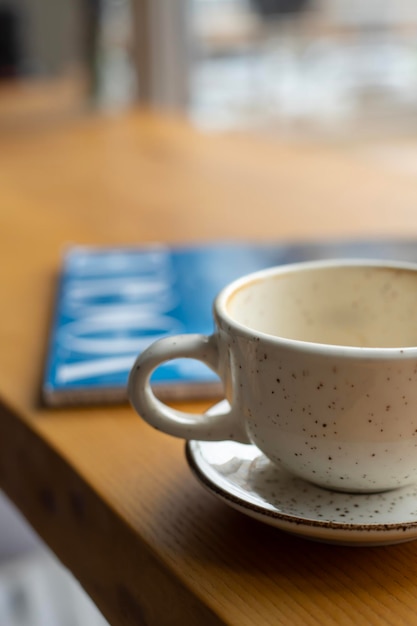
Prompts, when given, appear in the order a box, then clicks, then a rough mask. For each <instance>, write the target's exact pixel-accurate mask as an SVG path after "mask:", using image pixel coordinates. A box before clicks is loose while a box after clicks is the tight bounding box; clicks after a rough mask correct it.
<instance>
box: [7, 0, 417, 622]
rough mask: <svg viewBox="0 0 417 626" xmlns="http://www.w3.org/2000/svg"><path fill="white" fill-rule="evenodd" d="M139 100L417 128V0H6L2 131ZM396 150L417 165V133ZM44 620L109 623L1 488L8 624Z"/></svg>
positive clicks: (287, 118)
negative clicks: (405, 147) (404, 148)
mask: <svg viewBox="0 0 417 626" xmlns="http://www.w3.org/2000/svg"><path fill="white" fill-rule="evenodd" d="M26 95H27V96H30V97H26ZM138 103H139V104H145V105H147V106H148V105H150V106H154V107H158V108H162V109H166V110H172V111H179V112H180V113H181V114H182V115H185V116H186V117H188V118H189V119H190V121H191V122H192V123H193V124H195V125H196V126H198V127H199V128H201V129H203V130H204V131H206V132H224V131H226V132H242V131H244V132H251V133H259V134H265V135H266V136H267V137H268V140H274V138H276V139H277V140H282V139H283V138H284V139H285V140H290V141H292V140H294V141H298V140H301V141H306V140H308V141H316V142H317V141H331V142H333V143H336V144H339V145H341V146H342V147H343V146H345V145H346V144H349V143H350V144H351V143H355V144H357V143H358V142H359V143H360V142H369V141H381V140H382V141H391V140H394V141H397V140H398V139H400V140H403V139H404V138H406V139H407V140H410V138H411V140H413V138H414V136H415V132H416V130H417V2H415V0H397V1H396V2H393V1H392V0H391V1H390V0H367V1H366V2H363V1H362V0H72V1H71V2H68V1H67V0H53V1H52V0H36V1H35V2H34V1H33V0H0V130H1V131H2V132H3V133H9V132H20V131H21V130H22V129H23V130H24V129H25V128H27V126H28V125H30V126H32V125H34V124H35V125H39V124H40V125H47V124H57V123H62V121H63V120H67V119H68V118H71V117H72V116H80V115H91V114H94V113H95V112H99V113H100V114H110V115H111V114H114V113H118V112H120V111H121V110H123V109H126V108H129V107H132V106H135V105H137V104H138ZM0 149H1V134H0ZM393 154H394V158H395V160H396V161H398V160H400V161H401V159H402V161H401V163H402V164H405V165H406V167H408V168H410V167H411V168H414V171H416V169H417V158H416V150H415V144H414V143H413V141H412V143H411V149H409V151H408V152H404V151H402V152H401V153H399V152H394V153H393ZM0 496H1V494H0ZM38 624H39V625H42V626H49V625H51V626H84V625H85V626H96V625H97V626H102V625H103V624H105V622H104V619H103V618H102V617H101V616H100V615H99V614H98V612H97V610H96V609H95V607H94V606H93V605H92V603H91V602H90V601H89V600H88V598H87V597H86V596H85V594H84V593H83V591H82V590H81V588H80V587H79V586H78V584H77V583H76V582H75V581H74V579H73V578H72V577H71V575H70V574H69V573H68V572H67V571H66V570H65V569H64V568H62V566H61V565H60V564H59V563H58V562H57V561H56V560H55V559H54V557H53V556H52V555H51V554H50V553H49V552H48V550H47V549H46V548H45V547H44V546H43V544H42V543H41V542H40V540H39V539H38V538H37V537H36V536H35V534H34V533H33V532H32V531H31V530H30V528H29V527H28V526H27V525H26V524H25V522H24V521H23V520H22V518H21V517H20V516H19V514H18V513H17V512H16V511H15V510H14V508H13V507H12V506H11V505H10V503H9V502H8V501H7V499H6V498H5V497H0V626H37V625H38Z"/></svg>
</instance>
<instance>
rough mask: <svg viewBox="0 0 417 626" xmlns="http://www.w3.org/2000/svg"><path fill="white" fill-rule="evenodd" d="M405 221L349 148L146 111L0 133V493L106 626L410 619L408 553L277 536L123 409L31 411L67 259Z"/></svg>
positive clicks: (414, 594)
mask: <svg viewBox="0 0 417 626" xmlns="http://www.w3.org/2000/svg"><path fill="white" fill-rule="evenodd" d="M0 115H1V108H0ZM416 207H417V183H416V181H415V179H414V178H413V176H412V175H410V174H407V173H404V172H401V171H396V170H395V168H390V167H385V166H384V165H382V164H380V163H378V162H377V161H375V160H372V159H369V158H365V157H363V156H362V153H361V152H360V151H356V150H352V149H349V150H347V149H345V150H342V149H340V148H336V147H334V148H329V147H325V146H322V147H317V146H316V147H314V146H309V145H291V144H287V145H286V144H283V143H278V142H277V141H272V140H268V139H262V140H261V139H258V138H253V137H245V136H214V135H205V134H203V133H200V132H197V131H196V130H193V129H192V128H191V127H190V126H189V125H188V124H187V122H186V121H184V120H181V119H175V118H170V117H162V116H160V115H158V114H157V113H151V112H149V111H131V112H129V113H125V114H120V115H112V116H84V117H80V118H79V119H75V118H71V119H65V120H62V121H61V122H60V123H57V122H56V121H55V122H54V123H53V124H51V125H50V126H46V125H45V124H41V125H37V124H36V123H33V124H31V125H27V124H25V125H24V126H23V127H22V128H19V127H15V128H14V129H13V132H11V131H10V130H8V129H6V128H3V127H2V126H1V125H0V255H1V256H0V261H1V262H0V281H1V282H0V285H1V292H2V304H1V312H0V321H1V324H0V346H1V350H0V398H1V405H0V406H1V408H0V486H1V487H2V488H3V489H4V490H5V492H6V493H7V494H8V495H9V496H10V497H11V499H12V500H13V501H14V502H15V503H16V505H17V506H18V507H19V509H20V510H21V511H22V512H23V514H24V515H25V516H26V518H27V519H28V521H29V522H30V524H31V525H32V526H33V527H34V528H35V530H36V531H37V532H38V533H39V534H40V536H41V537H42V538H43V539H44V540H45V541H46V543H47V544H48V545H49V546H50V547H51V548H52V550H54V552H55V553H56V554H57V556H58V557H59V558H60V559H61V560H62V562H63V563H64V564H65V565H67V566H68V567H69V568H70V570H71V571H72V572H73V573H74V574H75V576H76V577H77V578H78V579H79V581H80V582H81V584H82V585H83V586H84V588H85V589H86V591H87V592H88V593H89V594H90V595H91V597H92V598H93V600H94V601H95V602H96V604H97V606H98V607H99V608H100V609H101V610H102V612H103V613H104V615H105V616H106V617H107V619H108V620H109V621H110V623H111V624H112V625H113V626H125V625H126V626H130V625H132V626H133V625H158V626H159V625H162V626H164V625H177V624H178V625H179V624H181V625H191V626H192V625H194V624H196V625H197V624H198V625H210V626H211V625H217V624H227V625H230V626H232V625H233V626H252V625H256V626H267V625H268V626H269V625H271V626H272V625H276V624H285V625H298V624H299V625H310V624H311V625H313V624H314V625H316V624H338V625H345V624H346V625H348V624H392V625H395V626H396V625H398V624H404V625H405V624H407V625H408V624H412V623H415V621H416V614H417V566H416V562H417V543H416V542H412V543H407V544H402V545H398V546H391V547H383V548H360V549H358V548H351V547H336V546H328V545H321V544H316V543H313V542H308V541H305V540H303V539H300V538H296V537H292V536H289V535H286V534H284V533H282V532H280V531H278V530H274V529H272V528H270V527H267V526H264V525H262V524H260V523H258V522H256V521H254V520H251V519H249V518H246V517H244V516H243V515H241V514H239V513H238V512H236V511H234V510H232V509H229V508H228V507H226V506H225V505H224V504H222V503H221V502H219V501H217V500H216V499H215V498H214V497H213V496H212V495H210V494H209V493H207V492H206V491H205V490H204V489H203V488H202V487H201V486H200V485H199V484H198V483H197V481H196V480H195V478H194V477H193V476H192V475H191V473H190V471H189V469H188V467H187V465H186V461H185V457H184V444H183V442H182V441H179V440H176V439H173V438H170V437H168V436H166V435H163V434H161V433H158V432H156V431H154V430H152V429H151V428H150V427H149V426H147V425H146V424H144V423H142V422H141V420H140V419H139V418H138V417H136V416H135V414H134V413H133V411H132V410H131V409H130V408H129V407H128V406H118V407H115V406H113V407H90V408H82V409H81V408H75V407H74V408H68V409H61V410H51V409H45V408H42V407H41V406H40V404H39V384H40V379H41V375H42V369H43V363H44V357H45V350H46V342H47V336H48V328H49V323H50V317H51V313H52V306H53V295H54V289H55V284H56V276H57V272H58V270H59V264H60V255H61V253H62V251H63V249H64V248H65V246H67V245H69V244H72V243H83V244H136V243H140V242H145V241H165V242H197V241H207V240H212V239H219V238H221V239H235V238H245V239H255V240H270V239H281V240H290V239H294V238H295V239H299V240H300V239H301V240H302V239H311V238H315V237H320V238H326V237H333V236H342V237H350V236H375V237H378V236H381V235H389V236H393V235H399V236H403V235H404V236H408V237H410V236H413V235H417V218H416ZM177 406H181V407H182V408H185V409H187V410H201V409H202V408H205V407H206V406H208V405H207V403H204V402H200V403H193V404H187V403H183V404H181V405H177Z"/></svg>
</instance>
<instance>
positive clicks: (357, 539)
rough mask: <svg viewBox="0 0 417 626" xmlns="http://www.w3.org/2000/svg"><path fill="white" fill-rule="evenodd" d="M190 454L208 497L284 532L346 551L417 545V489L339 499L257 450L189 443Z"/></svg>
mask: <svg viewBox="0 0 417 626" xmlns="http://www.w3.org/2000/svg"><path fill="white" fill-rule="evenodd" d="M219 406H220V405H216V407H214V408H213V409H212V410H211V411H216V409H217V407H219ZM186 454H187V460H188V463H189V465H190V467H191V469H192V470H193V472H194V474H195V475H196V476H197V478H198V479H199V480H200V482H201V483H202V484H203V485H204V486H205V487H206V488H207V489H209V491H210V492H212V493H213V494H215V495H216V496H218V497H219V498H220V499H221V500H223V501H224V502H226V504H229V505H230V506H232V507H233V508H235V509H237V510H239V511H241V512H242V513H245V514H246V515H249V516H250V517H254V518H255V519H257V520H259V521H261V522H265V523H267V524H270V525H271V526H275V527H277V528H280V529H281V530H284V531H287V532H290V533H293V534H297V535H302V536H303V537H306V538H309V539H315V540H317V541H323V542H326V543H338V544H345V545H362V546H370V545H387V544H394V543H401V542H404V541H411V540H413V539H417V485H416V484H414V485H411V486H408V487H402V488H400V489H396V490H393V491H386V492H384V493H378V494H348V493H338V492H334V491H327V490H326V489H321V488H320V487H316V486H314V485H312V484H310V483H307V482H305V481H303V480H301V479H299V478H295V477H294V476H292V475H290V474H288V473H287V472H286V471H284V470H282V469H279V468H278V467H276V466H274V465H273V464H272V463H271V462H270V461H268V459H267V458H266V457H265V456H264V455H263V454H262V453H261V452H260V451H259V450H258V449H257V448H256V447H255V446H250V445H244V444H239V443H234V442H231V441H220V442H217V441H215V442H207V441H189V442H188V443H187V445H186Z"/></svg>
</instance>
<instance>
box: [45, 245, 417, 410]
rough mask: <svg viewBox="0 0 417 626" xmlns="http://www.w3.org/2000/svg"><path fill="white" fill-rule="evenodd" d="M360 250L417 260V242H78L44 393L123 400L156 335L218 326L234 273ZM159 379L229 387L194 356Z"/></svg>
mask: <svg viewBox="0 0 417 626" xmlns="http://www.w3.org/2000/svg"><path fill="white" fill-rule="evenodd" d="M354 256H355V257H363V258H386V259H392V260H408V261H417V244H416V242H413V241H356V242H346V241H345V242H333V243H329V242H327V243H319V242H317V243H311V244H308V243H300V244H296V243H294V244H280V243H249V242H241V243H237V242H235V243H231V242H225V243H217V244H204V245H203V244H199V245H197V246H179V247H177V248H175V247H167V246H163V245H159V244H155V245H139V246H137V247H115V248H111V247H110V248H100V247H82V246H74V247H71V248H70V249H69V250H67V252H66V253H65V255H64V258H63V261H62V267H61V271H60V280H59V284H58V292H57V298H56V305H55V315H54V321H53V325H52V328H51V335H50V342H49V350H48V357H47V363H46V371H45V376H44V381H43V388H42V396H43V400H44V402H45V403H46V404H47V405H65V404H71V403H93V402H103V403H104V402H110V401H124V400H126V383H127V378H128V374H129V371H130V368H131V366H132V365H133V362H134V360H135V358H136V356H137V355H138V354H139V353H140V352H142V351H143V350H144V349H145V348H146V347H147V346H148V345H149V344H150V343H151V342H153V341H155V340H156V339H159V338H161V337H165V336H167V335H172V334H182V333H204V334H211V333H212V332H213V318H212V304H213V300H214V298H215V296H216V295H217V293H218V292H219V291H220V289H222V287H224V286H225V285H226V284H227V283H229V282H230V281H232V280H234V279H235V278H238V277H240V276H243V275H244V274H248V273H250V272H253V271H256V270H259V269H263V268H266V267H272V266H274V265H280V264H284V263H290V262H296V261H306V260H313V259H320V258H340V257H354ZM152 382H153V385H154V388H155V392H156V393H157V395H159V396H160V397H163V398H165V399H170V398H171V399H174V398H175V399H180V398H184V399H185V398H196V397H211V396H213V397H217V396H220V395H221V384H220V381H219V380H218V378H217V377H216V375H215V374H214V373H213V372H211V370H209V369H208V368H207V367H206V366H204V365H203V364H202V363H200V362H198V361H195V360H190V359H177V360H175V361H170V362H169V363H165V364H164V365H162V366H161V367H159V368H158V369H157V370H156V371H155V372H154V375H153V378H152Z"/></svg>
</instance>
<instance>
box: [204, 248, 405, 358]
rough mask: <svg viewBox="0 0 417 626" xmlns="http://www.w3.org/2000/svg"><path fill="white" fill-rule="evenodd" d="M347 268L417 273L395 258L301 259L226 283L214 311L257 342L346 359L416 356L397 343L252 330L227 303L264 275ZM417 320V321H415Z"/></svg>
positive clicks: (222, 324)
mask: <svg viewBox="0 0 417 626" xmlns="http://www.w3.org/2000/svg"><path fill="white" fill-rule="evenodd" d="M330 267H332V268H344V267H375V268H386V269H390V270H392V269H394V270H395V269H398V270H405V271H412V272H416V274H417V263H414V262H412V261H396V260H386V259H370V258H332V259H324V260H314V261H301V262H297V263H288V264H283V265H276V266H273V267H268V268H265V269H262V270H258V271H256V272H251V273H250V274H246V275H245V276H241V277H240V278H238V279H236V280H234V281H232V282H231V283H229V284H228V285H226V286H225V287H224V288H223V289H222V290H221V291H220V292H219V294H218V295H217V297H216V298H215V300H214V304H213V313H214V317H215V320H216V322H217V324H218V325H219V326H220V327H222V328H224V327H226V328H228V329H229V330H231V329H233V330H234V331H236V332H237V333H238V334H240V335H243V336H244V337H246V338H247V339H252V340H255V341H259V340H264V341H268V343H270V344H273V345H277V346H281V347H285V348H287V349H289V350H293V351H300V352H310V353H315V354H323V355H332V356H340V357H345V358H349V357H350V358H353V357H355V358H357V357H360V358H361V359H363V358H369V359H381V358H386V359H394V358H399V357H402V358H407V357H408V358H412V357H413V358H415V357H417V345H416V346H396V347H389V348H387V347H385V348H384V347H360V346H343V345H338V344H327V343H320V342H313V341H304V340H300V339H290V338H287V337H280V336H279V335H272V334H269V333H265V332H263V331H260V330H256V329H252V328H250V327H249V326H245V325H244V324H242V323H240V322H238V321H236V320H235V319H234V318H233V317H232V316H231V315H230V314H229V313H228V311H227V303H228V301H229V299H230V298H231V296H232V295H233V294H234V293H236V292H237V291H238V290H239V289H241V288H242V287H244V286H247V285H249V284H250V283H253V282H257V281H259V280H261V279H264V278H269V277H271V276H275V275H280V274H289V273H295V272H299V271H309V270H313V269H321V268H323V269H325V268H330ZM416 323H417V321H416Z"/></svg>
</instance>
